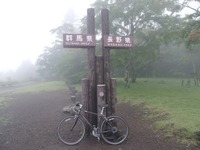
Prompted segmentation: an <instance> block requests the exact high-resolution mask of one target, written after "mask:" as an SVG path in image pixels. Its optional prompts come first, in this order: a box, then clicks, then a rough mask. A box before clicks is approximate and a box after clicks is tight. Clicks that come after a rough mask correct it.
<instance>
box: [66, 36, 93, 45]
mask: <svg viewBox="0 0 200 150" xmlns="http://www.w3.org/2000/svg"><path fill="white" fill-rule="evenodd" d="M94 46H96V39H95V35H87V34H64V35H63V47H64V48H67V47H69V48H70V47H77V48H84V47H94Z"/></svg>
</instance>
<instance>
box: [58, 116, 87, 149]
mask: <svg viewBox="0 0 200 150" xmlns="http://www.w3.org/2000/svg"><path fill="white" fill-rule="evenodd" d="M84 135H85V125H84V123H83V121H82V120H81V119H79V118H75V117H74V116H69V117H67V118H65V119H63V120H62V121H61V122H60V123H59V124H58V137H59V139H60V140H61V141H62V142H63V143H65V144H67V145H75V144H78V143H79V142H80V141H81V140H82V139H83V137H84Z"/></svg>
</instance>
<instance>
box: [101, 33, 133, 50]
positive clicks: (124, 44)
mask: <svg viewBox="0 0 200 150" xmlns="http://www.w3.org/2000/svg"><path fill="white" fill-rule="evenodd" d="M103 40H104V41H103V43H104V47H109V48H133V36H110V35H104V36H103Z"/></svg>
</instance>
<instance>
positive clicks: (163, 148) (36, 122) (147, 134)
mask: <svg viewBox="0 0 200 150" xmlns="http://www.w3.org/2000/svg"><path fill="white" fill-rule="evenodd" d="M67 104H70V100H69V99H68V95H67V92H66V91H54V92H44V93H37V94H21V95H16V96H14V97H13V99H12V100H11V103H10V105H9V106H8V107H7V108H6V109H3V110H0V114H1V117H6V118H9V119H10V123H8V124H7V125H6V126H5V125H2V124H0V150H89V149H91V150H102V149H104V150H184V149H186V148H185V147H183V146H181V145H179V144H177V143H175V142H174V141H173V140H169V139H164V138H162V136H161V135H160V134H158V133H155V132H154V131H153V130H152V128H151V124H149V123H148V122H145V121H143V120H142V119H141V112H140V110H139V109H136V108H134V107H132V106H130V105H129V104H120V105H118V106H117V114H119V115H121V116H124V117H125V118H126V119H127V120H128V123H129V126H130V134H129V137H128V139H127V141H126V142H124V143H123V144H121V145H118V146H112V145H107V144H105V143H104V142H103V141H100V142H97V140H96V139H95V138H93V137H89V138H88V139H84V140H83V141H82V142H81V143H80V144H79V145H77V146H73V147H70V146H66V145H64V144H63V143H61V142H60V141H59V139H58V137H57V130H56V129H57V124H58V122H59V121H60V120H61V119H62V118H63V117H65V116H66V114H64V113H62V108H63V107H64V106H66V105H67Z"/></svg>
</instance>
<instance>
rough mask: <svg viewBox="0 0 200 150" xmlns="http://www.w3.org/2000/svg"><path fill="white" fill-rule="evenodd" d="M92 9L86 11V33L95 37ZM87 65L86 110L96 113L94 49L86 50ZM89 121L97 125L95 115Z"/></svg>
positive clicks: (90, 116)
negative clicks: (87, 92)
mask: <svg viewBox="0 0 200 150" xmlns="http://www.w3.org/2000/svg"><path fill="white" fill-rule="evenodd" d="M94 15H95V13H94V9H93V8H89V9H87V32H88V34H92V35H95V17H94ZM88 60H89V62H88V64H89V73H88V79H89V99H88V110H89V111H92V112H94V113H96V112H97V87H96V85H97V84H96V69H95V68H96V57H95V47H89V48H88ZM89 121H90V122H91V124H93V125H97V117H96V116H95V115H89Z"/></svg>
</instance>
